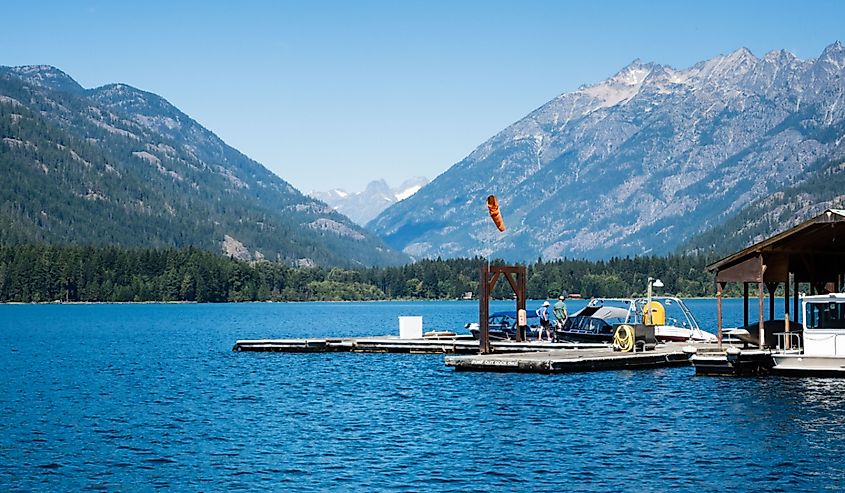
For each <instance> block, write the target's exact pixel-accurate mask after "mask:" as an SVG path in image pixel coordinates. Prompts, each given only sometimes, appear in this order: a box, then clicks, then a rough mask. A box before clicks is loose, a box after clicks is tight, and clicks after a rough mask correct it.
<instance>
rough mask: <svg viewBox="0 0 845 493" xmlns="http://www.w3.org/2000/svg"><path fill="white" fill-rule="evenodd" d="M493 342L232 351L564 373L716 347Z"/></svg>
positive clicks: (255, 346)
mask: <svg viewBox="0 0 845 493" xmlns="http://www.w3.org/2000/svg"><path fill="white" fill-rule="evenodd" d="M491 346H492V349H493V352H492V353H488V354H478V348H479V345H478V341H477V340H475V339H473V338H472V336H457V337H440V338H428V337H426V338H422V339H402V338H399V337H396V336H384V337H340V338H319V339H256V340H241V341H237V342H236V343H235V345H234V347H233V348H232V351H245V352H285V353H333V352H347V353H405V354H445V355H447V356H446V359H445V363H446V366H449V367H452V368H454V369H455V370H459V371H494V372H524V373H563V372H584V371H599V370H638V369H649V368H661V367H667V366H687V365H689V364H690V362H689V357H690V355H691V354H693V353H694V352H701V351H706V350H708V349H710V350H712V348H711V346H712V345H709V344H695V345H691V344H689V343H680V342H670V343H665V344H658V345H657V347H656V348H655V349H654V350H650V351H640V352H632V353H623V352H619V351H614V350H613V348H612V347H611V346H610V345H608V344H598V343H559V342H538V341H531V342H515V341H491ZM693 348H695V349H694V350H693Z"/></svg>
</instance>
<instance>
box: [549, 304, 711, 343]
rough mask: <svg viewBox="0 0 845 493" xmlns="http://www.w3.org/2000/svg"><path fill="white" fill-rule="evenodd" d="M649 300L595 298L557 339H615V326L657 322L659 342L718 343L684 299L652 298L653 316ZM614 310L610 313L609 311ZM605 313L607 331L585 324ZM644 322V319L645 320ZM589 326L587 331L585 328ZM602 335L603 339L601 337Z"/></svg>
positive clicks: (558, 330)
mask: <svg viewBox="0 0 845 493" xmlns="http://www.w3.org/2000/svg"><path fill="white" fill-rule="evenodd" d="M648 305H649V299H648V298H593V299H591V300H590V301H589V302H588V304H587V306H586V307H585V308H584V309H583V310H580V311H578V312H576V313H574V314H573V315H572V316H571V317H569V319H567V321H566V323H565V324H564V325H563V327H562V328H559V329H557V330H556V334H557V336H558V338H561V339H566V340H589V341H594V340H608V341H610V340H612V338H613V327H614V326H615V325H618V324H620V323H621V324H628V325H636V324H641V323H644V321H645V322H647V321H649V318H650V320H651V321H653V323H654V336H655V338H656V339H657V340H658V341H661V342H667V341H679V342H681V341H683V342H686V341H692V342H717V338H716V335H715V334H711V333H710V332H706V331H704V330H701V327H699V325H698V321H696V319H695V317H694V316H693V314H692V312H690V310H689V308H687V306H686V305H685V304H684V302H683V300H681V299H680V298H676V297H674V296H652V297H651V315H650V317H649V315H648V310H647V309H646V306H648ZM609 308H612V309H611V310H608V309H609ZM599 309H602V310H604V312H606V313H607V314H609V315H608V317H611V316H612V317H613V318H612V322H611V321H610V320H608V321H607V323H606V324H605V325H607V327H606V328H605V330H601V329H597V327H598V328H601V327H603V326H602V325H601V324H598V323H585V322H584V320H582V319H584V318H591V319H594V318H604V317H601V316H599V315H600V314H601V313H603V312H602V311H600V310H599ZM644 319H645V320H644ZM585 327H587V328H585ZM602 336H603V338H602Z"/></svg>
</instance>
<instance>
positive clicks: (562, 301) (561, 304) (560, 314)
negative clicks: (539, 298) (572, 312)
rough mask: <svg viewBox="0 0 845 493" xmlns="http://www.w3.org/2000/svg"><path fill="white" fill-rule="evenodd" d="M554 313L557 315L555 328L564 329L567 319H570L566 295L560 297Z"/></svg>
mask: <svg viewBox="0 0 845 493" xmlns="http://www.w3.org/2000/svg"><path fill="white" fill-rule="evenodd" d="M553 311H554V314H555V328H557V329H562V328H563V324H564V323H565V322H566V319H567V318H569V312H567V311H566V293H563V294H562V295H560V296H558V298H557V303H555V306H554V310H553Z"/></svg>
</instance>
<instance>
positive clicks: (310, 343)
mask: <svg viewBox="0 0 845 493" xmlns="http://www.w3.org/2000/svg"><path fill="white" fill-rule="evenodd" d="M491 345H492V348H493V350H494V351H495V352H496V353H525V352H543V351H552V350H560V349H572V350H575V349H588V348H592V349H600V348H603V349H607V348H608V347H609V346H608V345H607V344H597V343H560V342H540V341H531V342H516V341H492V342H491ZM478 348H479V345H478V340H477V339H474V338H473V337H472V336H471V335H459V336H446V337H424V338H419V339H402V338H400V337H398V336H381V337H337V338H315V339H254V340H241V341H236V342H235V345H234V347H233V348H232V351H252V352H284V353H339V352H346V353H405V354H478Z"/></svg>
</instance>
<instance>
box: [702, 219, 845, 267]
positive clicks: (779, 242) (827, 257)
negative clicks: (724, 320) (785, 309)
mask: <svg viewBox="0 0 845 493" xmlns="http://www.w3.org/2000/svg"><path fill="white" fill-rule="evenodd" d="M707 270H708V271H710V272H715V273H716V281H717V282H783V281H786V280H787V279H788V278H789V274H790V273H793V274H794V275H795V278H796V280H800V281H802V282H822V281H823V282H830V281H834V282H835V281H836V276H837V275H841V274H842V273H843V272H845V209H827V210H826V211H824V212H823V213H821V214H819V215H818V216H816V217H813V218H812V219H808V220H807V221H804V222H802V223H800V224H798V225H797V226H794V227H792V228H790V229H787V230H786V231H783V232H781V233H778V234H776V235H774V236H771V237H769V238H766V239H765V240H762V241H760V242H758V243H755V244H753V245H751V246H749V247H747V248H745V249H743V250H740V251H739V252H736V253H734V254H732V255H729V256H727V257H725V258H723V259H721V260H718V261H716V262H714V263H712V264H710V265H708V266H707ZM839 282H841V280H840V281H839Z"/></svg>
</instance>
